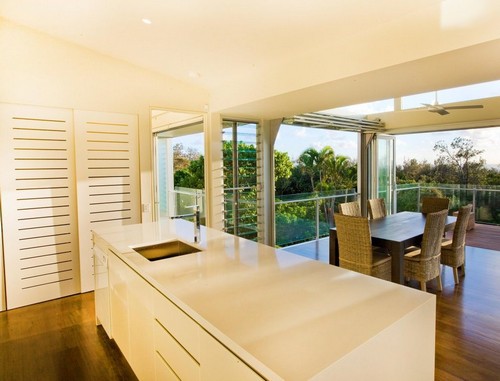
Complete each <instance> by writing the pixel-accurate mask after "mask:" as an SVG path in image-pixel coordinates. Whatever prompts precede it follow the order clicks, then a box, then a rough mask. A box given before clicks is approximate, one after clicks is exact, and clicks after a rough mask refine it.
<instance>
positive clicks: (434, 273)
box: [404, 210, 448, 291]
mask: <svg viewBox="0 0 500 381" xmlns="http://www.w3.org/2000/svg"><path fill="white" fill-rule="evenodd" d="M447 214H448V210H441V211H440V212H436V213H429V214H428V215H427V217H426V221H425V228H424V235H423V238H422V245H421V247H420V248H417V247H415V246H412V247H410V248H408V249H407V250H406V251H405V256H404V276H405V278H406V279H415V280H417V281H419V282H420V288H421V289H422V291H426V290H427V286H426V282H427V281H429V280H431V279H434V278H437V285H438V290H439V291H441V290H442V289H443V286H442V284H441V274H440V257H441V242H442V240H443V233H444V226H445V223H446V216H447Z"/></svg>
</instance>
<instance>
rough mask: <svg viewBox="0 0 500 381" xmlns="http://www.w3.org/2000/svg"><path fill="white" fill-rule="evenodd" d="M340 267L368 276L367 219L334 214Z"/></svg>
mask: <svg viewBox="0 0 500 381" xmlns="http://www.w3.org/2000/svg"><path fill="white" fill-rule="evenodd" d="M335 226H336V227H337V239H338V243H339V262H340V267H344V268H348V269H350V270H354V271H357V272H360V273H363V274H370V269H371V264H372V255H373V252H372V240H371V233H370V224H369V222H368V218H366V217H358V216H348V215H343V214H335Z"/></svg>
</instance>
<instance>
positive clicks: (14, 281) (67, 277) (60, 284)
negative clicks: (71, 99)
mask: <svg viewBox="0 0 500 381" xmlns="http://www.w3.org/2000/svg"><path fill="white" fill-rule="evenodd" d="M72 121H73V118H72V112H71V110H67V109H56V108H43V107H33V106H22V105H9V104H1V105H0V147H1V151H0V152H1V155H2V156H1V158H2V163H1V170H0V173H1V174H0V185H1V201H2V220H3V221H2V222H3V237H4V242H3V244H4V257H5V280H6V289H7V290H6V291H7V308H9V309H11V308H16V307H20V306H24V305H27V304H32V303H37V302H41V301H44V300H49V299H54V298H58V297H62V296H66V295H71V294H75V293H78V292H79V291H80V275H79V265H78V258H79V256H78V234H77V222H76V198H75V193H76V192H75V178H74V152H73V125H72Z"/></svg>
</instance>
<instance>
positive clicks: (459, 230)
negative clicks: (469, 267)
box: [441, 204, 472, 284]
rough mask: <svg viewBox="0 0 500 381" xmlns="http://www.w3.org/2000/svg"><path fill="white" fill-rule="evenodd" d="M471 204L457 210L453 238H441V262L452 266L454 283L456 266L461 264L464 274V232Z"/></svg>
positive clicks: (456, 273) (456, 279)
mask: <svg viewBox="0 0 500 381" xmlns="http://www.w3.org/2000/svg"><path fill="white" fill-rule="evenodd" d="M471 210H472V205H471V204H469V205H466V206H462V207H461V208H460V209H459V210H458V217H457V222H456V223H455V227H454V229H453V238H452V239H451V240H449V239H447V240H443V242H442V244H441V264H442V265H445V266H450V267H452V268H453V277H454V278H455V284H458V283H459V281H458V268H459V267H460V266H462V271H463V274H464V275H465V234H466V230H467V225H468V223H469V217H470V212H471Z"/></svg>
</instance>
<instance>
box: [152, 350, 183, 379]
mask: <svg viewBox="0 0 500 381" xmlns="http://www.w3.org/2000/svg"><path fill="white" fill-rule="evenodd" d="M155 371H156V376H155V379H156V380H157V381H181V379H180V378H179V377H177V375H176V374H175V373H174V371H173V370H172V368H170V366H169V365H168V364H167V363H166V362H165V360H164V359H163V357H161V355H160V354H159V353H158V352H157V353H156V355H155Z"/></svg>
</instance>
